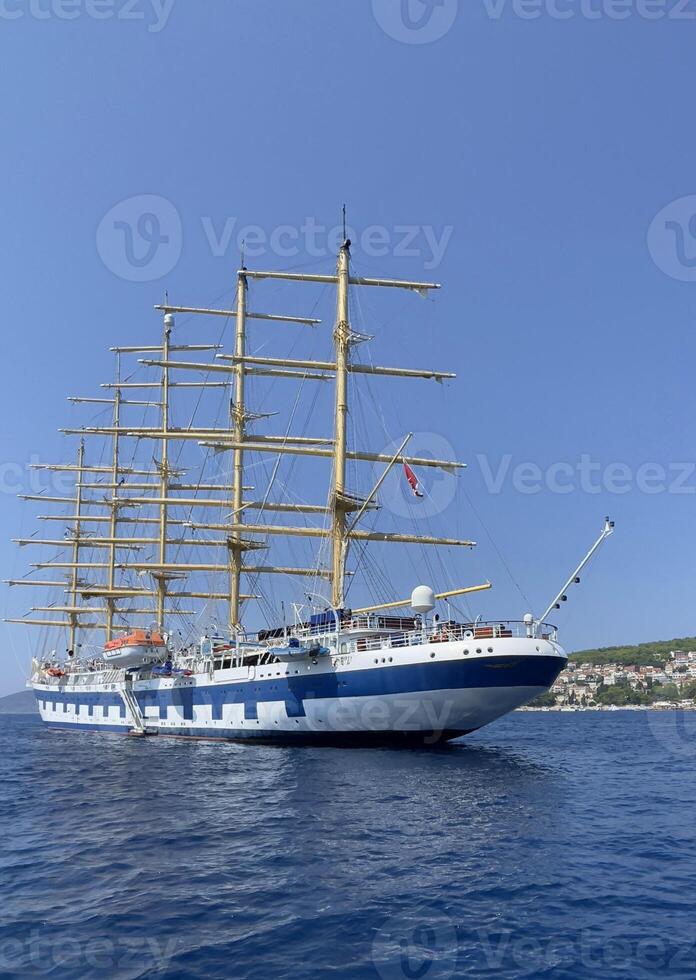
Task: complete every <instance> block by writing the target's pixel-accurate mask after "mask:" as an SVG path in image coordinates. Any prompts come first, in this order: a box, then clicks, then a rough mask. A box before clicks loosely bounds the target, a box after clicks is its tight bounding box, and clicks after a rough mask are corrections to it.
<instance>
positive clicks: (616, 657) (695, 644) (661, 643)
mask: <svg viewBox="0 0 696 980" xmlns="http://www.w3.org/2000/svg"><path fill="white" fill-rule="evenodd" d="M670 650H696V637H694V636H687V637H682V638H681V639H676V640H655V641H654V642H652V643H639V644H637V646H625V647H600V648H599V649H597V650H578V651H577V652H575V653H571V654H570V659H571V660H572V661H573V663H581V664H587V663H590V664H636V665H637V666H639V667H647V666H649V665H654V666H655V667H661V666H662V665H663V664H666V663H667V661H668V660H669V652H670Z"/></svg>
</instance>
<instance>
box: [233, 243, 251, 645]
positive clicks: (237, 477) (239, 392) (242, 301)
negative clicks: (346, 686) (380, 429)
mask: <svg viewBox="0 0 696 980" xmlns="http://www.w3.org/2000/svg"><path fill="white" fill-rule="evenodd" d="M243 266H244V263H243V262H242V269H241V271H240V272H239V274H238V275H237V316H236V320H235V323H236V329H235V342H234V353H235V357H236V358H237V360H236V361H235V365H234V381H235V384H234V403H233V405H232V431H233V433H234V441H235V443H236V448H235V449H234V451H233V461H232V520H233V522H234V523H235V524H241V523H242V521H243V514H244V512H243V510H242V502H243V493H244V449H243V443H244V435H245V428H246V425H245V423H246V408H245V402H244V376H245V373H246V369H245V367H244V355H245V347H246V302H247V280H246V276H245V275H244V268H243ZM229 555H230V629H231V630H232V631H234V630H236V629H237V628H238V627H239V606H240V601H239V595H240V581H241V575H242V533H241V529H239V530H235V531H232V534H231V537H230V540H229Z"/></svg>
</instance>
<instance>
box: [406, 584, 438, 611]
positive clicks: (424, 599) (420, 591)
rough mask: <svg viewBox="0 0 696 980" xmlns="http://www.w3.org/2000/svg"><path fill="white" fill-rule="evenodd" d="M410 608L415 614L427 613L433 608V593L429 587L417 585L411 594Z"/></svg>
mask: <svg viewBox="0 0 696 980" xmlns="http://www.w3.org/2000/svg"><path fill="white" fill-rule="evenodd" d="M411 608H412V609H414V610H415V611H416V612H417V613H429V612H431V611H432V610H433V609H434V608H435V593H434V592H433V590H432V589H431V588H430V586H429V585H417V586H416V588H415V589H414V590H413V592H412V593H411Z"/></svg>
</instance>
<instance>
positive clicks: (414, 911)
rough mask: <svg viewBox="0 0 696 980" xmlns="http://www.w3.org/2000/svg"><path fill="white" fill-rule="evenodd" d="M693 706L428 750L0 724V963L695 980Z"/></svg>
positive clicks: (542, 721) (122, 972)
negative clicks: (242, 742) (246, 742)
mask: <svg viewBox="0 0 696 980" xmlns="http://www.w3.org/2000/svg"><path fill="white" fill-rule="evenodd" d="M695 803H696V713H694V714H690V715H689V714H681V713H671V712H670V713H657V712H649V713H646V712H624V711H621V712H611V713H609V712H606V713H594V712H592V713H590V712H587V713H575V714H561V713H545V714H539V713H518V714H516V715H513V716H511V717H509V718H507V719H504V720H502V721H500V722H498V723H496V724H495V725H493V726H490V727H489V728H487V729H484V730H483V731H481V732H480V733H478V734H477V735H475V736H472V737H470V738H469V739H468V740H466V741H465V742H463V743H459V744H455V745H454V746H452V747H448V748H445V749H438V750H418V751H411V750H378V749H372V750H371V749H367V750H359V751H358V750H341V749H295V748H292V749H282V748H264V747H255V746H238V745H232V744H229V745H225V744H217V743H205V742H192V743H187V742H182V741H177V740H169V739H166V738H164V737H159V738H155V739H147V740H138V739H131V738H124V737H118V736H113V735H81V734H69V733H62V732H51V731H48V730H46V729H44V728H42V727H41V726H40V724H39V723H38V721H34V720H33V719H31V718H11V717H3V718H0V825H1V827H2V834H1V836H0V975H1V976H3V977H15V976H17V977H20V976H21V977H26V976H50V977H66V978H70V980H75V978H80V977H109V978H112V977H113V978H135V977H156V976H162V977H167V978H176V977H192V978H198V977H205V978H217V977H220V978H237V977H239V978H247V977H249V978H259V980H273V978H284V977H293V978H294V977H298V978H319V977H321V978H325V977H337V978H343V977H346V978H362V977H365V978H375V977H377V978H382V980H402V978H407V980H411V978H416V980H422V978H427V980H434V978H445V977H461V976H481V977H487V976H496V977H536V976H549V977H573V978H578V977H592V978H596V977H607V976H611V977H631V978H637V977H657V976H660V977H664V976H670V977H671V976H673V977H694V976H696V933H695V930H696V820H695V819H694V804H695Z"/></svg>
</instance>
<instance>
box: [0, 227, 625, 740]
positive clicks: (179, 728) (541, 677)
mask: <svg viewBox="0 0 696 980" xmlns="http://www.w3.org/2000/svg"><path fill="white" fill-rule="evenodd" d="M240 264H241V268H240V270H239V272H238V274H237V277H236V288H235V290H234V297H235V298H234V302H233V303H232V304H230V305H231V306H232V307H233V308H231V309H223V308H207V307H190V306H188V307H187V306H178V305H173V304H172V303H170V301H169V298H168V297H167V298H166V300H165V302H164V303H163V304H162V305H159V306H157V307H156V309H157V311H158V314H159V315H160V316H161V317H162V318H163V329H162V330H161V334H160V333H159V331H158V335H157V336H156V337H155V338H151V339H154V340H155V343H148V344H144V345H136V346H120V347H114V348H111V350H112V351H113V353H114V355H115V359H116V372H115V377H114V378H113V380H111V381H109V382H107V383H105V384H103V385H102V391H101V393H100V395H99V397H97V396H90V395H88V394H84V395H80V396H74V397H71V398H70V401H72V402H73V403H75V404H76V405H77V406H78V408H77V409H76V411H81V410H82V411H84V407H85V406H86V407H87V410H89V411H91V412H92V413H94V415H96V421H97V423H98V424H82V425H78V426H76V427H74V428H69V429H64V430H62V431H64V432H65V433H66V434H67V435H69V436H72V437H76V444H77V445H76V452H75V453H74V454H73V458H72V459H67V460H66V461H65V462H60V463H55V464H53V463H50V464H49V463H38V464H36V467H37V468H38V469H41V470H44V471H48V472H50V473H51V474H60V475H61V479H62V481H63V482H65V481H66V480H69V481H70V484H71V485H72V483H73V479H72V478H73V477H74V489H72V490H70V491H68V492H67V494H66V493H65V492H63V493H61V494H58V493H56V492H55V490H54V491H50V490H49V491H48V492H39V493H34V494H23V495H22V496H24V497H25V499H28V500H30V501H34V502H35V503H38V504H40V505H41V508H46V509H47V510H48V511H49V512H47V513H44V514H41V515H38V516H39V518H40V520H41V521H42V522H46V523H45V525H44V526H48V527H55V526H58V527H60V528H61V531H60V532H59V534H58V535H52V534H51V533H50V532H49V533H48V534H47V535H45V536H44V535H41V534H39V533H38V532H35V534H34V535H33V536H31V537H28V538H24V539H20V540H19V541H18V544H20V545H23V546H24V545H26V546H31V547H36V546H39V547H41V548H42V549H44V552H43V554H42V556H41V560H39V561H36V562H34V563H33V564H32V566H31V570H30V571H29V572H28V573H27V574H26V575H25V576H24V577H23V578H19V579H13V580H11V581H10V582H9V583H8V584H10V585H12V586H16V587H19V586H22V587H33V588H35V589H39V590H42V594H43V595H44V596H46V598H44V600H43V604H41V605H36V606H33V607H32V608H31V611H30V612H28V613H27V614H26V615H25V616H24V617H22V618H20V619H12V620H9V621H10V622H14V623H22V624H23V625H25V626H32V627H36V628H37V629H38V630H39V631H41V632H40V633H39V634H38V636H39V637H40V641H39V642H37V644H36V645H35V646H34V647H33V651H34V656H33V660H32V666H31V677H30V680H29V681H28V684H29V686H30V687H31V688H33V690H34V692H35V696H36V700H37V702H38V708H39V711H40V714H41V718H42V719H43V721H44V722H45V723H46V724H47V725H48V726H50V727H51V728H58V729H65V730H71V731H83V732H111V733H125V734H132V735H141V736H144V735H167V736H172V737H174V736H178V737H187V738H221V739H234V740H256V741H258V742H267V743H268V742H272V743H299V744H302V743H312V744H322V743H324V744H334V743H336V744H381V743H392V742H397V743H400V742H404V743H421V744H423V743H424V744H437V743H439V742H443V741H447V740H450V739H454V738H458V737H459V736H462V735H466V734H468V733H470V732H473V731H475V730H476V729H478V728H480V727H481V726H482V725H486V724H488V723H489V722H491V721H493V720H495V719H497V718H499V717H501V716H502V715H505V714H506V713H508V712H510V711H512V710H514V709H515V708H517V707H519V706H520V705H523V704H525V703H526V702H528V701H530V700H531V699H533V698H535V697H536V696H537V695H539V694H541V693H543V692H545V691H546V690H548V688H549V687H550V686H551V685H552V684H553V682H554V681H555V679H556V678H557V676H558V674H559V673H560V671H561V670H562V668H563V667H564V666H565V664H566V661H567V658H566V654H565V653H564V651H563V649H562V647H561V646H560V645H559V641H558V635H557V630H556V627H555V626H553V625H550V624H548V623H547V622H545V618H546V616H547V615H548V614H549V613H550V612H551V610H552V609H553V608H554V607H560V603H561V602H562V600H563V599H564V598H565V591H566V590H567V589H568V587H569V586H570V585H571V584H572V583H574V582H576V581H579V577H578V573H579V571H580V570H581V569H582V567H584V564H585V563H586V562H587V561H588V560H589V558H590V557H591V556H592V554H593V553H594V551H595V550H596V549H597V548H598V547H599V545H600V544H601V542H602V541H603V540H604V539H605V538H606V537H607V536H608V535H609V534H610V533H611V530H612V528H613V525H612V524H611V523H610V522H607V524H606V525H605V526H604V528H603V530H602V533H601V535H600V537H599V538H598V539H597V541H596V542H595V544H594V545H593V547H592V549H591V550H590V552H589V553H588V555H587V556H586V557H585V558H584V559H583V562H581V564H580V566H578V568H577V569H576V570H575V572H574V573H573V575H572V576H571V578H570V579H569V580H568V581H567V582H566V583H565V585H564V588H563V590H561V592H560V593H559V595H558V596H557V597H556V599H555V600H554V602H553V603H552V604H551V605H550V607H549V609H548V610H547V611H546V613H545V614H544V615H543V616H541V617H535V616H534V615H533V614H531V613H527V614H526V615H524V616H523V618H522V619H520V620H519V621H510V620H495V621H493V622H490V621H485V622H484V621H482V619H481V617H480V616H477V615H475V614H474V612H473V610H471V608H470V606H469V601H470V599H469V597H470V596H471V595H472V594H475V593H477V592H479V591H482V590H485V589H489V588H490V587H491V585H490V582H484V583H482V584H474V585H471V584H463V585H462V584H457V579H458V577H459V574H460V573H459V567H460V562H459V559H458V556H459V555H460V554H461V553H462V552H465V551H468V549H471V548H473V547H474V545H475V542H474V541H471V540H468V539H462V538H458V537H440V536H437V535H435V534H419V533H416V531H417V530H418V528H417V527H414V524H415V523H416V521H417V520H418V514H417V513H416V514H415V516H414V520H410V519H409V515H410V508H413V510H414V511H416V509H417V508H418V506H420V505H423V504H424V503H426V504H427V499H425V500H424V498H427V496H428V494H427V490H425V489H424V486H421V480H422V479H423V477H422V476H421V474H423V473H431V472H432V471H433V470H436V471H438V470H439V471H441V472H444V473H445V474H447V475H448V479H455V477H456V474H457V473H458V472H459V470H460V469H461V467H462V466H463V465H464V464H463V463H461V462H459V461H457V460H452V459H435V458H432V457H431V456H429V455H425V456H417V455H412V454H411V453H410V452H409V442H410V441H411V438H412V433H410V432H408V431H401V432H400V433H397V437H396V438H395V439H394V438H393V439H392V442H391V443H390V445H389V446H388V447H387V449H386V451H382V452H379V451H376V449H377V448H378V447H379V445H380V443H378V446H377V447H375V446H374V445H372V446H370V444H369V443H368V444H367V445H361V444H360V442H359V440H360V439H361V438H366V437H369V432H370V425H368V424H364V415H365V413H367V415H368V416H369V418H370V419H372V420H373V421H374V420H376V419H378V420H381V421H382V422H383V414H382V411H381V402H380V392H381V391H382V388H383V386H387V385H389V384H391V383H392V381H391V379H392V378H401V379H408V380H409V382H410V383H412V384H413V385H422V384H424V383H426V384H427V383H432V382H433V381H434V382H436V383H446V382H450V381H452V380H453V379H454V377H455V375H454V374H453V373H451V372H449V371H441V370H436V369H431V368H430V367H426V368H420V367H419V368H399V367H391V366H389V367H382V366H379V365H377V364H375V363H373V361H372V359H371V356H370V354H369V350H370V341H371V340H372V339H373V337H371V336H370V335H368V334H367V333H365V332H360V331H359V330H358V329H356V327H355V326H354V323H355V318H356V317H355V314H356V313H357V312H359V310H360V304H361V303H362V297H363V296H364V294H365V293H368V294H373V295H376V291H378V290H382V289H383V290H385V294H384V295H385V296H386V295H387V294H392V295H393V294H394V293H399V292H402V291H406V292H407V293H409V292H410V293H414V292H415V293H420V294H422V295H426V296H427V295H429V294H430V293H431V291H433V290H436V289H438V288H439V286H438V284H437V283H432V282H411V281H401V280H393V279H384V278H365V277H362V276H358V275H355V274H354V272H353V271H352V270H351V248H350V241H349V240H348V239H345V241H344V242H343V245H342V246H341V247H340V249H339V252H338V259H337V265H336V268H335V271H332V272H331V273H330V274H318V273H313V272H311V271H308V272H296V271H282V272H274V271H255V270H252V269H250V268H247V267H246V265H245V263H244V260H242V262H241V263H240ZM306 284H314V286H315V290H316V289H321V290H322V291H326V290H330V291H332V292H335V308H336V314H335V321H334V323H333V329H332V332H330V331H327V330H326V329H325V328H324V327H323V326H322V325H321V322H320V320H319V319H318V318H316V317H315V316H313V315H290V314H288V313H280V312H259V307H257V305H256V304H257V301H258V300H259V299H262V300H263V299H264V298H265V294H266V291H268V292H270V293H272V294H273V295H276V294H277V292H278V290H279V289H281V288H283V289H285V290H286V293H287V292H288V291H291V292H292V293H293V299H294V298H295V294H296V293H301V292H302V290H303V289H305V290H306V289H307V288H308V287H307V285H306ZM250 290H253V293H254V295H253V300H254V303H253V305H252V304H251V303H250V302H249V293H250ZM257 293H258V295H257ZM305 295H307V294H306V293H305ZM298 299H299V297H298ZM330 302H331V305H333V303H332V301H330ZM261 308H263V307H261ZM305 312H307V313H310V314H313V313H314V312H316V311H315V310H314V309H312V308H310V309H309V310H307V309H306V308H305ZM182 322H183V323H184V324H185V327H186V331H182V330H181V327H180V324H181V323H182ZM211 325H212V329H211V331H210V332H211V333H212V334H213V335H214V337H213V339H212V340H211V339H210V338H208V339H206V340H205V342H202V343H190V342H185V339H184V332H186V333H187V337H188V334H190V333H191V331H192V330H193V331H194V338H193V339H194V340H195V339H197V331H198V329H199V328H201V327H203V328H205V327H207V328H210V327H211ZM360 325H361V326H362V323H360ZM257 331H262V333H260V334H258V333H257ZM303 334H308V335H309V336H310V338H311V339H310V342H309V344H307V343H306V342H305V343H304V345H303ZM298 347H299V348H300V350H302V351H304V352H305V354H304V356H302V357H298V356H290V355H292V354H294V353H295V352H296V350H297V348H298ZM309 348H311V349H313V350H315V351H316V350H317V349H318V350H319V351H320V352H321V351H323V352H324V358H325V359H320V357H319V356H317V354H316V353H314V354H307V353H306V351H307V349H309ZM363 382H364V383H365V384H367V385H368V389H367V394H365V393H364V392H362V393H361V389H360V387H359V385H360V384H361V383H363ZM288 392H290V394H288ZM402 409H403V411H404V414H406V409H409V410H410V411H411V413H412V414H413V415H414V416H417V414H418V410H417V407H416V406H415V405H414V403H413V399H411V398H409V399H408V400H406V401H405V402H404V403H402V404H400V406H399V414H400V413H401V410H402ZM361 411H362V412H363V414H362V415H361ZM361 419H362V420H363V422H361ZM90 421H94V417H93V418H92V419H91V420H90ZM314 426H317V428H319V431H318V432H317V431H316V429H315V428H314ZM268 430H271V431H268ZM389 434H390V435H392V437H393V432H392V433H389ZM384 438H385V436H384V434H382V442H381V445H384ZM366 464H367V465H366ZM397 477H398V479H399V480H400V481H404V487H405V491H406V494H407V495H408V498H409V500H410V503H409V504H408V506H407V507H405V508H401V509H398V508H397V511H398V513H397V514H396V517H395V516H394V512H393V511H394V509H393V508H392V512H391V513H390V514H389V515H388V516H389V517H390V518H391V524H392V525H393V524H394V523H396V524H397V529H391V530H385V529H384V527H382V529H380V519H381V517H382V516H383V515H384V512H385V511H384V507H383V495H384V491H385V487H386V486H387V485H388V484H389V483H390V481H391V482H392V483H393V481H394V479H395V478H397ZM426 482H427V481H426V480H425V479H423V483H424V485H425V484H426ZM56 522H57V524H56ZM383 545H384V548H383V547H382V546H383ZM414 548H415V549H418V550H417V553H418V555H420V556H422V557H421V558H420V559H419V560H418V561H417V562H414V561H413V559H412V557H408V555H409V549H414ZM377 551H378V552H379V554H378V556H377V558H375V557H374V552H377ZM385 552H388V554H387V556H386V558H385V557H384V555H385ZM411 554H412V552H411ZM431 556H433V557H431ZM409 563H410V564H409ZM409 569H410V572H409ZM409 574H410V575H411V576H412V578H411V585H410V586H409V589H408V590H406V589H403V591H407V592H410V594H407V595H405V596H404V595H403V594H399V592H398V589H397V588H396V586H395V585H393V584H392V580H393V579H394V580H396V581H398V582H399V583H400V584H401V583H403V580H404V578H406V577H408V575H409ZM459 582H460V583H461V578H459ZM356 600H357V601H356ZM39 601H41V600H39ZM462 603H464V604H465V605H466V608H465V609H464V610H462V608H461V604H462Z"/></svg>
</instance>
